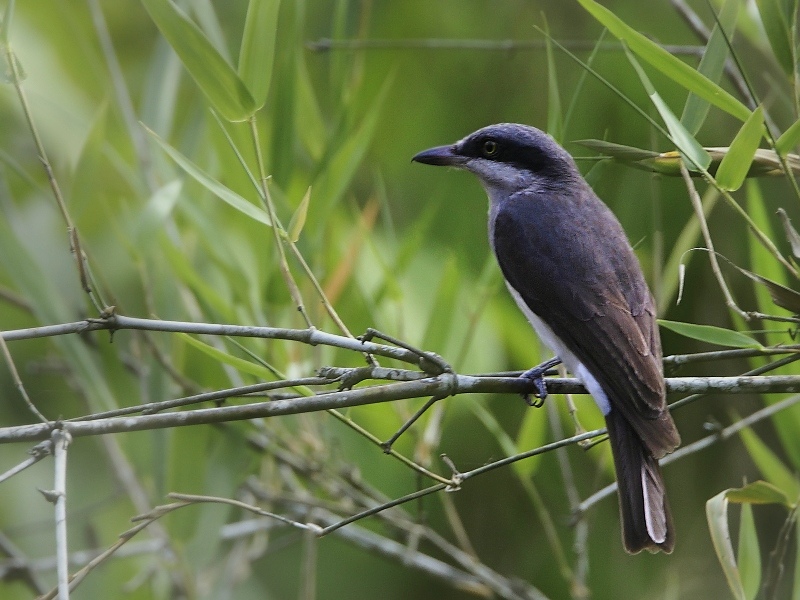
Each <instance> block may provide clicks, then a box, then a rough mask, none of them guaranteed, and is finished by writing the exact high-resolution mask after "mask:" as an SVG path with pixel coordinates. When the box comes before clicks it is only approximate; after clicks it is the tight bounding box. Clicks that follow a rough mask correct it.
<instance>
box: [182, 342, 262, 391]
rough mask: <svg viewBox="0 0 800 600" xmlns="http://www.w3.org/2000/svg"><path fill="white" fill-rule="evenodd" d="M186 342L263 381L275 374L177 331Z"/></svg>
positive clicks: (217, 359) (207, 354)
mask: <svg viewBox="0 0 800 600" xmlns="http://www.w3.org/2000/svg"><path fill="white" fill-rule="evenodd" d="M178 335H179V336H180V337H181V338H182V339H183V340H184V341H185V342H186V343H187V344H189V345H190V346H193V347H194V348H196V349H197V350H199V351H200V352H202V353H203V354H205V355H206V356H208V357H210V358H212V359H214V360H216V361H219V362H221V363H224V364H226V365H229V366H231V367H233V368H234V369H237V370H239V371H241V372H242V373H248V374H250V375H255V376H256V377H258V378H259V379H263V380H265V381H273V380H274V379H275V376H274V375H273V374H272V372H271V371H270V370H269V369H267V368H265V367H262V366H261V365H257V364H255V363H251V362H250V361H249V360H244V359H243V358H239V357H238V356H231V355H230V354H228V353H227V352H223V351H222V350H218V349H217V348H215V347H214V346H211V345H209V344H206V343H205V342H201V341H200V340H198V339H197V338H194V337H192V336H191V335H188V334H186V333H179V334H178Z"/></svg>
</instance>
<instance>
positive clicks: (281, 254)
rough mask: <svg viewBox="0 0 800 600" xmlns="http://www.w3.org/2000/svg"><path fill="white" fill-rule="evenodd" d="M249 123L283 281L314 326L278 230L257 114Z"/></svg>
mask: <svg viewBox="0 0 800 600" xmlns="http://www.w3.org/2000/svg"><path fill="white" fill-rule="evenodd" d="M248 124H249V125H250V135H251V136H252V138H253V147H254V148H255V154H256V162H257V164H258V174H259V185H260V186H261V198H262V200H263V201H264V204H265V205H266V208H267V211H268V212H269V219H270V222H271V223H272V226H271V227H270V229H271V230H272V236H273V238H274V240H275V248H276V250H277V251H278V267H279V268H280V272H281V276H282V277H283V281H284V283H285V284H286V287H287V288H288V290H289V294H290V295H291V297H292V300H293V301H294V304H295V307H296V308H297V312H299V313H300V314H301V315H302V317H303V320H304V321H305V323H306V325H307V326H308V327H313V325H312V324H311V319H310V318H309V317H308V313H307V312H306V307H305V305H304V304H303V295H302V294H301V293H300V288H299V287H297V282H296V281H295V280H294V277H293V276H292V272H291V270H290V269H289V263H288V262H286V251H285V250H284V248H283V241H282V240H281V232H279V231H278V228H279V227H280V225H279V224H278V216H277V213H276V212H275V204H274V203H273V202H272V195H271V194H270V193H269V185H268V177H267V172H266V170H265V166H264V158H263V156H262V154H261V142H260V141H259V138H258V126H257V124H256V118H255V115H253V116H252V117H250V119H248ZM281 229H282V228H281Z"/></svg>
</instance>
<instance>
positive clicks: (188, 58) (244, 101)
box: [142, 0, 256, 121]
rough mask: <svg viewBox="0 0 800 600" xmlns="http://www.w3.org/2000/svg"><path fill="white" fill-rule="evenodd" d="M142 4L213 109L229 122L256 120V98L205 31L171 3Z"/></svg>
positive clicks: (156, 0) (146, 0)
mask: <svg viewBox="0 0 800 600" xmlns="http://www.w3.org/2000/svg"><path fill="white" fill-rule="evenodd" d="M142 4H144V7H145V9H147V12H148V13H149V14H150V18H152V19H153V22H154V23H155V24H156V26H157V27H158V29H159V31H160V32H161V34H162V35H163V36H164V38H165V39H166V40H167V41H168V42H169V44H170V46H172V49H173V50H175V53H176V54H177V55H178V57H179V58H180V59H181V63H183V66H184V67H185V68H186V70H187V71H188V72H189V75H191V76H192V79H194V80H195V82H196V83H197V85H198V87H199V88H200V89H201V90H202V92H203V94H205V96H206V98H208V101H209V102H210V103H211V105H212V106H213V107H214V108H215V109H216V110H217V111H218V112H219V113H220V114H221V115H222V116H223V117H224V118H225V119H227V120H229V121H245V120H246V119H248V118H249V117H250V116H252V114H253V113H254V112H255V111H256V104H255V101H254V100H253V96H252V95H251V94H250V92H249V90H248V89H247V86H246V85H245V84H244V82H243V81H242V80H241V79H240V78H239V76H238V75H237V74H236V71H235V70H234V69H233V67H231V66H230V65H229V64H228V63H227V62H226V61H225V59H224V58H223V57H222V56H221V55H220V54H219V52H217V50H216V48H214V46H213V45H212V44H211V42H210V41H209V40H208V38H207V37H206V36H205V34H204V33H203V31H202V30H201V29H200V28H199V27H198V26H197V25H195V24H194V22H192V20H191V19H189V17H188V16H186V14H185V13H184V12H183V11H181V10H180V9H178V8H177V7H176V6H175V5H174V4H172V2H170V1H169V0H142Z"/></svg>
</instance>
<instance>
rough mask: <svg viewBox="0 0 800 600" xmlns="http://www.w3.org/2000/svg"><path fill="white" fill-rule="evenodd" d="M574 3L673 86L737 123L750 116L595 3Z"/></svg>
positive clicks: (736, 102) (585, 0)
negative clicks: (708, 103) (699, 98)
mask: <svg viewBox="0 0 800 600" xmlns="http://www.w3.org/2000/svg"><path fill="white" fill-rule="evenodd" d="M578 2H580V3H581V5H582V6H583V7H584V8H585V9H586V10H587V11H588V12H589V13H590V14H591V15H592V16H593V17H594V18H595V19H597V20H598V21H599V22H600V23H601V24H602V25H604V26H605V27H607V28H608V30H609V31H610V32H611V34H612V35H614V36H615V37H617V38H619V39H620V40H622V41H624V42H625V43H626V44H627V45H628V46H629V47H630V49H631V50H632V51H633V52H635V53H636V55H637V56H639V57H640V58H641V59H642V60H644V61H646V62H648V63H649V64H650V65H652V66H653V67H655V68H656V69H658V70H659V71H661V73H663V74H664V75H666V76H667V77H669V78H670V79H672V80H673V81H674V82H675V83H677V84H679V85H681V86H683V87H685V88H686V89H687V90H689V91H691V92H694V93H695V94H697V95H698V96H700V97H701V98H704V99H706V100H708V101H709V102H710V103H711V104H713V105H714V106H716V107H717V108H720V109H722V110H724V111H725V112H727V113H729V114H731V115H733V116H734V117H736V118H737V119H739V120H740V121H746V120H747V118H748V117H749V116H750V110H748V108H747V107H746V106H745V105H744V104H742V103H741V102H740V101H739V100H737V99H736V98H734V97H733V96H732V95H731V94H729V93H728V92H726V91H725V90H724V89H722V88H721V87H720V86H719V85H718V84H716V83H714V82H713V81H711V80H709V79H708V78H707V77H706V76H704V75H702V74H701V73H698V72H697V71H696V70H695V69H693V68H692V67H690V66H689V65H687V64H686V63H684V62H683V61H681V60H680V59H679V58H676V57H674V56H672V55H671V54H670V53H669V52H667V51H666V50H664V49H663V48H662V47H661V46H659V45H658V44H656V43H655V42H653V41H651V40H650V39H648V38H647V37H645V36H644V35H642V34H641V33H639V32H638V31H636V30H635V29H633V28H632V27H630V26H628V25H627V24H626V23H625V22H624V21H622V19H620V18H619V17H617V16H616V15H615V14H614V13H612V12H611V11H610V10H608V9H607V8H605V7H604V6H602V5H600V4H598V3H597V2H595V0H578Z"/></svg>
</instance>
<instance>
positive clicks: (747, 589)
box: [706, 481, 792, 600]
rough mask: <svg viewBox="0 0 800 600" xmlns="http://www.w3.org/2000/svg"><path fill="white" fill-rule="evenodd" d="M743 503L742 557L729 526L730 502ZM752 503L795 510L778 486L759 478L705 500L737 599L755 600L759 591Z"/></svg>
mask: <svg viewBox="0 0 800 600" xmlns="http://www.w3.org/2000/svg"><path fill="white" fill-rule="evenodd" d="M729 502H736V503H740V504H743V507H742V508H743V510H742V518H741V522H740V533H739V557H738V558H739V560H738V563H737V560H736V556H735V555H734V552H733V544H732V542H731V532H730V528H729V525H728V504H729ZM751 504H780V505H782V506H785V507H786V508H788V509H790V510H791V509H792V505H791V503H790V502H789V501H788V498H787V497H786V496H785V495H784V494H783V493H782V492H781V491H780V490H778V489H777V488H776V487H775V486H773V485H771V484H769V483H767V482H765V481H756V482H753V483H750V484H747V485H745V486H744V487H741V488H730V489H727V490H724V491H722V492H720V493H719V494H717V495H716V496H714V497H713V498H711V499H710V500H708V502H706V519H707V521H708V530H709V532H710V533H711V541H712V542H713V543H714V550H715V551H716V553H717V559H718V560H719V563H720V566H721V567H722V570H723V572H724V573H725V578H726V579H727V580H728V587H729V588H730V590H731V592H732V593H733V596H734V598H737V599H741V600H752V599H753V598H755V597H756V596H757V593H758V589H759V586H758V582H760V578H761V559H760V553H759V552H758V541H757V538H756V535H755V528H754V526H753V520H752V510H751V509H750V505H751Z"/></svg>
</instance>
